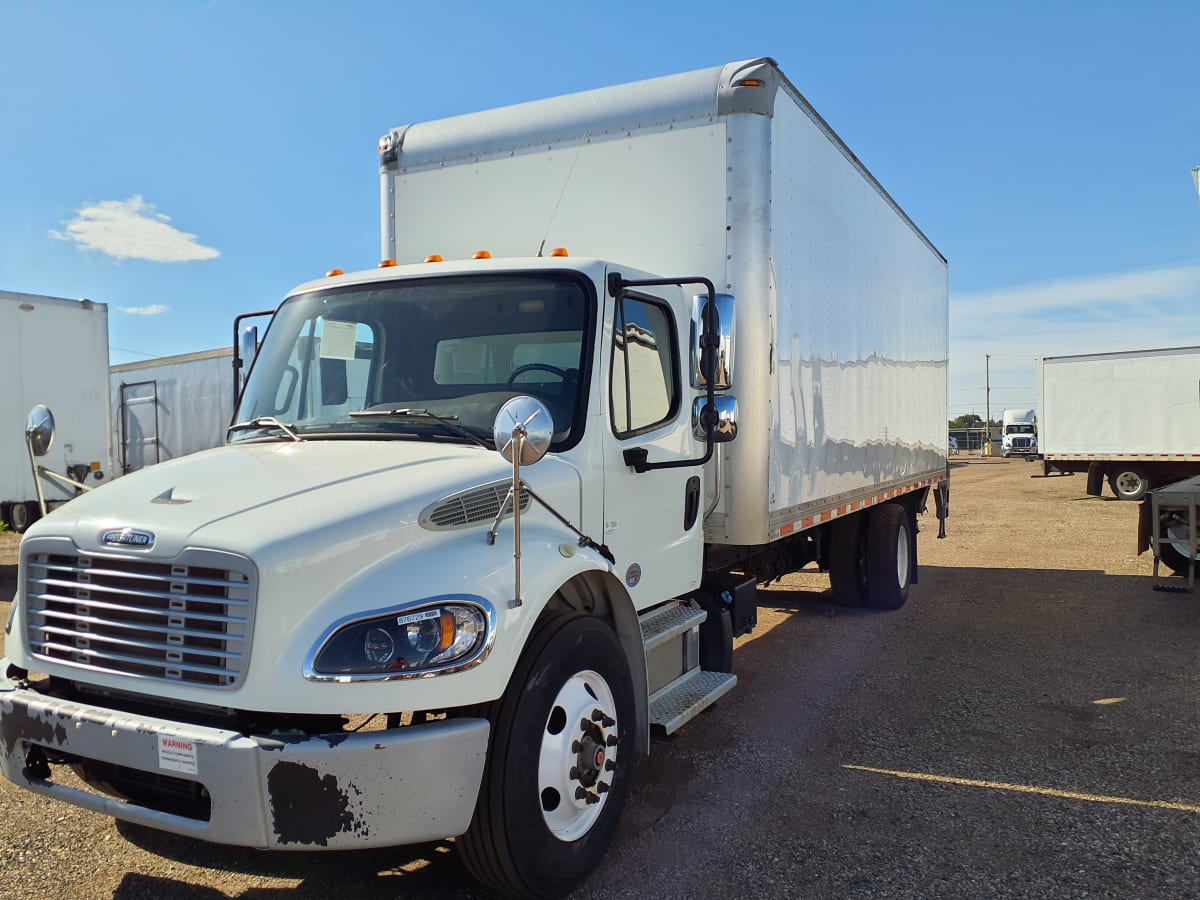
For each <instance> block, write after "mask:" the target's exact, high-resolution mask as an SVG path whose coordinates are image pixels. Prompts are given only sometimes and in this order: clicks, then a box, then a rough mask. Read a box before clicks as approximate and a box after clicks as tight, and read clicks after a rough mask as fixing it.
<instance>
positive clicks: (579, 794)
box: [575, 787, 588, 800]
mask: <svg viewBox="0 0 1200 900" xmlns="http://www.w3.org/2000/svg"><path fill="white" fill-rule="evenodd" d="M587 798H588V792H587V791H585V790H584V789H583V788H581V787H577V788H575V799H576V800H587Z"/></svg>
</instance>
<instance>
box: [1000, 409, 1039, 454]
mask: <svg viewBox="0 0 1200 900" xmlns="http://www.w3.org/2000/svg"><path fill="white" fill-rule="evenodd" d="M1001 423H1002V424H1001V433H1000V452H1001V454H1002V455H1003V456H1004V458H1005V459H1007V458H1008V457H1010V456H1023V457H1025V459H1027V460H1030V461H1032V460H1035V459H1037V456H1038V434H1037V411H1036V410H1032V409H1006V410H1004V412H1003V413H1002V415H1001Z"/></svg>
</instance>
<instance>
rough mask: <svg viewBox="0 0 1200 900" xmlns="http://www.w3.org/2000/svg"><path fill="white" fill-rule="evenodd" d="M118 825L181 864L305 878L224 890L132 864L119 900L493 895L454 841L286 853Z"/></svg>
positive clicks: (129, 838) (133, 839) (122, 831)
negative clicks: (480, 882) (464, 862)
mask: <svg viewBox="0 0 1200 900" xmlns="http://www.w3.org/2000/svg"><path fill="white" fill-rule="evenodd" d="M117 831H119V832H120V834H121V836H122V837H123V838H125V839H126V840H127V841H129V842H130V843H131V844H134V845H135V846H137V847H139V848H141V849H142V850H145V851H146V852H148V853H152V854H154V855H155V856H159V857H162V858H165V859H169V860H172V861H174V862H178V863H182V864H184V865H188V866H196V867H198V868H204V869H209V870H212V871H218V872H228V873H231V874H235V875H239V876H251V877H261V878H279V879H289V880H291V879H299V880H300V883H299V884H298V885H296V886H295V887H278V888H270V887H250V888H247V889H246V890H244V891H241V892H238V893H233V894H226V893H224V892H223V891H221V890H218V889H216V888H211V887H206V886H203V885H196V884H189V883H188V882H187V881H183V880H176V879H173V878H162V877H158V876H152V875H144V874H141V873H137V872H129V873H127V874H126V875H125V876H124V878H122V879H121V883H120V884H119V885H118V886H117V888H116V889H115V890H114V891H113V897H114V900H135V898H158V897H171V898H173V900H210V898H211V900H223V898H230V897H234V898H243V900H244V898H275V897H321V898H327V897H338V896H341V897H353V898H356V900H357V898H360V897H398V896H403V897H426V896H427V897H434V896H439V895H440V896H454V897H464V898H469V897H479V898H482V897H487V896H490V895H489V894H487V893H486V892H484V891H483V889H482V888H480V887H479V885H478V884H476V883H475V882H474V881H472V880H471V878H470V877H469V876H468V875H467V873H466V870H465V869H463V867H462V863H461V862H460V861H459V860H458V858H457V856H456V855H455V854H454V852H453V847H452V845H451V844H450V842H449V841H438V842H434V843H428V844H414V845H412V846H408V847H386V848H379V849H372V850H343V851H333V852H320V853H316V852H313V853H289V852H266V851H257V850H249V849H245V848H240V847H223V846H219V845H216V844H206V843H204V842H202V841H191V840H188V839H187V838H182V837H179V836H177V835H172V834H167V833H165V832H158V831H154V830H152V829H149V828H143V827H141V826H139V825H131V824H129V823H127V822H118V823H117ZM185 877H186V876H185Z"/></svg>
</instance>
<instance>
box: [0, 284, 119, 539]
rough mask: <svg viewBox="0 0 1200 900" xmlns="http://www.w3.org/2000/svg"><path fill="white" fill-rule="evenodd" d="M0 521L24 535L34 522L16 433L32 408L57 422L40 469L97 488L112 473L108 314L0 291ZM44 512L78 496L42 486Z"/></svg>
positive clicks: (63, 486)
mask: <svg viewBox="0 0 1200 900" xmlns="http://www.w3.org/2000/svg"><path fill="white" fill-rule="evenodd" d="M0 359H3V360H4V362H5V377H4V389H3V390H2V391H0V518H2V519H3V521H4V524H5V525H7V526H8V527H9V528H11V529H12V530H13V531H18V532H20V531H24V530H25V529H26V528H27V527H28V526H29V524H30V523H31V522H32V521H34V520H35V519H36V518H37V517H38V516H39V515H40V508H39V504H38V485H37V484H36V483H35V481H34V479H35V476H34V470H33V467H32V466H31V465H30V457H29V450H28V448H27V447H26V444H25V440H24V433H23V430H22V426H23V424H24V422H25V420H26V417H27V416H28V415H29V411H30V410H31V409H32V408H33V407H34V406H37V405H39V404H41V405H44V406H47V407H48V408H50V409H52V410H53V412H54V414H55V416H56V417H57V426H58V435H57V437H56V438H55V439H54V444H53V445H52V446H51V447H50V448H49V452H48V453H47V455H46V456H45V457H44V458H43V459H42V461H41V462H42V464H43V465H44V466H45V467H46V468H47V469H49V470H51V471H53V472H57V473H58V474H59V475H66V476H67V477H68V478H70V479H72V480H74V481H77V482H80V483H85V484H88V485H95V484H99V483H100V482H101V481H102V480H103V479H104V478H106V477H108V476H109V474H110V470H111V465H110V459H111V453H110V447H109V437H108V435H109V407H108V307H107V306H106V305H105V304H103V303H95V302H93V301H91V300H64V299H61V298H59V297H44V296H42V295H40V294H23V293H18V292H15V291H0ZM42 489H43V493H44V496H45V500H46V501H47V503H48V504H49V505H51V506H57V505H58V504H60V503H62V502H65V501H67V500H69V499H71V498H72V497H74V496H75V495H76V494H77V493H78V492H79V488H77V487H74V486H72V485H71V484H69V483H68V482H67V481H65V480H63V479H61V478H60V479H53V478H50V479H43V480H42Z"/></svg>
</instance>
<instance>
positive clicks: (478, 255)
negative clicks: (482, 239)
mask: <svg viewBox="0 0 1200 900" xmlns="http://www.w3.org/2000/svg"><path fill="white" fill-rule="evenodd" d="M491 258H492V252H491V251H490V250H476V251H475V254H474V255H473V256H472V257H471V259H491Z"/></svg>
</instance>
